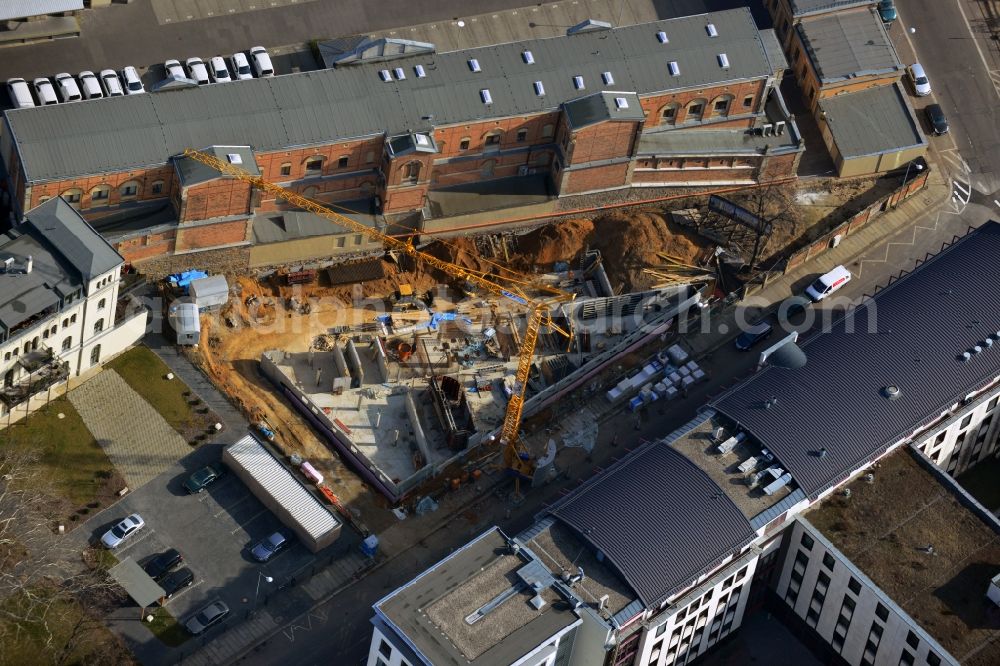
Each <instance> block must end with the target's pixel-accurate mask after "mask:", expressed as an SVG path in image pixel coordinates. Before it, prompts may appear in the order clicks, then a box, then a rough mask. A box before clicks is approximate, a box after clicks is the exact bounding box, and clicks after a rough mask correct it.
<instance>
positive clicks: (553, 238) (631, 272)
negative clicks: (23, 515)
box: [517, 211, 707, 291]
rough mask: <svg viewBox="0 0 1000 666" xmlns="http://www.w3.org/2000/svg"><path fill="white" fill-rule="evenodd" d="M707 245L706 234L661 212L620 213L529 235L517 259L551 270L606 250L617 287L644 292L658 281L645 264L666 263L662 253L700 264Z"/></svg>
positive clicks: (606, 260)
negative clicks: (645, 270) (586, 253)
mask: <svg viewBox="0 0 1000 666" xmlns="http://www.w3.org/2000/svg"><path fill="white" fill-rule="evenodd" d="M706 247H707V244H706V243H705V241H704V240H703V239H701V238H699V237H698V236H696V235H694V234H692V233H689V232H688V231H687V230H685V229H683V228H681V227H679V226H678V225H676V224H674V223H673V222H670V221H668V220H667V219H666V218H665V217H664V216H663V215H661V214H659V213H653V212H645V211H640V212H628V213H624V212H621V213H619V212H615V213H609V214H607V215H604V216H602V217H599V218H597V219H595V220H593V221H591V220H586V219H570V220H564V221H562V222H558V223H555V224H551V225H548V226H545V227H542V228H540V229H537V230H535V231H532V232H531V233H529V234H526V235H525V236H524V237H522V238H521V240H520V242H519V243H518V252H519V253H520V255H521V257H520V260H519V261H518V262H517V264H518V267H519V268H520V269H521V270H525V271H527V270H529V269H530V268H531V267H534V266H538V267H541V268H543V269H549V268H551V267H552V264H553V263H555V262H557V261H569V262H573V261H574V260H576V259H578V258H579V256H580V254H581V253H582V252H583V251H584V250H585V249H588V248H589V249H593V250H600V252H601V257H602V258H603V261H604V266H605V269H606V270H607V272H608V278H609V279H610V280H611V284H612V286H613V287H615V288H618V286H619V285H624V289H625V291H638V290H641V289H647V288H649V287H650V286H651V285H652V284H653V283H654V282H655V278H652V277H650V276H647V275H643V274H642V269H643V268H645V267H647V266H653V265H656V264H659V263H662V262H661V261H660V260H659V259H658V258H657V257H656V253H657V252H665V253H666V254H669V255H671V256H673V257H676V258H677V259H679V260H681V261H683V262H686V263H694V262H695V261H697V259H698V258H699V257H700V256H701V255H702V253H703V252H704V250H705V248H706Z"/></svg>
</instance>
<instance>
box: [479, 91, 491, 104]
mask: <svg viewBox="0 0 1000 666" xmlns="http://www.w3.org/2000/svg"><path fill="white" fill-rule="evenodd" d="M479 97H480V98H481V99H482V100H483V104H486V105H487V106H489V105H490V104H492V103H493V95H491V94H490V89H489V88H483V89H482V90H480V91H479Z"/></svg>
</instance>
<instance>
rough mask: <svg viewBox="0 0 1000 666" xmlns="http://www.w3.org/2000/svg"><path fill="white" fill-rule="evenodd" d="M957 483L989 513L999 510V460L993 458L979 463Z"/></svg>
mask: <svg viewBox="0 0 1000 666" xmlns="http://www.w3.org/2000/svg"><path fill="white" fill-rule="evenodd" d="M957 481H958V483H959V484H960V485H961V486H962V487H963V488H965V490H966V491H967V492H968V493H969V494H970V495H972V496H973V497H975V498H976V499H977V500H979V503H980V504H982V505H983V506H985V507H986V508H987V509H989V510H990V511H996V510H997V509H1000V483H998V481H1000V460H997V459H996V457H995V456H988V457H987V458H986V459H985V460H981V461H979V462H978V463H976V465H975V466H974V467H973V468H972V469H970V470H969V471H968V472H965V473H964V474H962V475H961V476H960V477H958V479H957Z"/></svg>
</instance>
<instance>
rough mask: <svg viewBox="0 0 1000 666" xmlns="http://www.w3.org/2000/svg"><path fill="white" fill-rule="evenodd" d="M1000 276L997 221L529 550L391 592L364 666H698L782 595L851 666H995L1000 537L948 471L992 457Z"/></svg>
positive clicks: (644, 457) (518, 540) (806, 347)
mask: <svg viewBox="0 0 1000 666" xmlns="http://www.w3.org/2000/svg"><path fill="white" fill-rule="evenodd" d="M998 260H1000V223H997V222H990V223H987V224H986V225H984V226H982V227H980V228H979V229H977V230H975V231H973V232H971V233H969V234H968V235H967V236H965V237H963V238H961V239H959V240H957V241H956V242H955V243H954V244H952V245H951V246H950V247H948V248H947V249H945V250H943V251H942V252H941V253H940V254H938V255H937V256H935V257H933V258H930V259H928V260H927V261H925V262H923V263H922V264H921V265H920V266H919V267H917V268H916V269H914V271H913V272H912V273H910V274H909V275H907V276H906V277H904V278H902V279H899V280H897V281H895V282H893V283H892V284H891V285H889V286H888V287H886V288H884V289H881V290H879V291H878V293H876V294H875V295H874V297H872V298H870V299H866V300H865V302H863V303H861V304H857V305H856V307H854V308H853V309H852V310H850V311H849V312H848V314H846V315H845V316H844V317H842V318H841V319H840V320H838V321H837V322H835V323H834V324H833V325H832V327H831V330H829V331H825V332H821V333H817V334H815V335H814V336H812V337H810V338H809V339H807V340H806V341H805V342H804V343H802V344H801V345H800V346H799V352H800V353H799V354H798V356H799V357H800V358H804V359H805V364H804V365H800V364H789V366H788V367H783V366H782V365H779V364H777V363H772V364H770V365H768V366H767V367H766V368H764V369H763V370H761V371H760V372H758V373H757V374H755V375H753V376H751V377H750V378H748V379H747V380H746V381H744V382H742V383H741V384H739V385H737V386H736V387H734V388H733V389H731V390H730V391H729V392H727V393H725V394H723V395H722V396H720V397H719V398H717V399H716V400H714V401H713V402H712V403H711V404H710V405H708V406H706V407H704V408H703V409H702V410H701V411H700V413H699V414H698V416H697V417H696V418H694V419H693V420H692V421H691V422H689V423H688V424H686V425H685V426H683V427H682V428H680V429H678V430H677V431H675V432H673V433H671V434H670V435H668V436H666V437H664V438H663V439H661V440H659V441H656V442H650V443H647V444H644V445H643V446H641V447H639V448H638V449H636V450H635V451H633V452H631V453H630V454H628V455H627V456H626V457H625V458H623V459H622V460H620V461H618V462H617V463H615V464H614V465H612V466H611V467H609V468H607V469H605V470H603V471H601V472H599V473H598V474H597V475H596V476H594V477H593V478H591V479H589V480H587V481H586V482H584V483H583V484H582V485H581V486H580V487H579V488H577V489H576V490H574V491H572V492H570V493H569V494H567V495H566V496H564V497H562V498H561V499H559V500H558V501H557V502H555V503H554V504H553V505H551V506H550V507H548V508H547V509H546V510H545V511H543V512H542V513H541V514H539V516H538V517H537V518H536V522H535V524H534V525H533V526H532V527H530V528H529V529H527V530H525V531H524V532H522V533H521V534H519V535H516V536H514V537H511V538H508V537H506V536H505V535H503V534H502V533H500V532H499V530H495V532H497V533H498V536H497V538H498V539H501V541H502V540H506V544H507V545H506V546H505V547H504V546H500V545H498V546H497V548H492V549H488V550H487V551H486V552H483V553H481V554H480V556H479V558H478V559H474V560H472V561H470V562H466V563H465V564H463V565H462V566H460V567H457V568H452V566H451V565H452V564H455V563H456V560H452V559H451V558H449V559H448V560H445V561H444V562H442V563H441V564H439V565H438V566H436V567H434V568H432V569H430V570H428V571H427V572H425V573H424V574H422V575H421V576H420V577H418V578H417V579H415V580H414V581H412V582H411V583H409V584H407V585H405V586H403V587H402V588H400V589H399V590H397V591H395V592H393V593H391V594H390V595H388V596H387V597H386V598H385V599H383V600H381V601H380V602H378V603H377V604H376V605H375V607H374V612H375V617H374V619H373V623H374V624H375V626H376V629H377V632H376V634H375V636H376V638H375V639H373V642H372V648H371V652H370V655H369V661H368V663H369V665H370V666H382V665H384V664H390V666H394V663H395V662H392V661H391V658H390V657H392V658H394V657H393V655H404V656H405V659H406V663H408V664H410V665H411V666H414V665H416V664H435V665H437V664H447V663H456V664H457V663H463V662H471V663H473V664H476V663H483V664H485V663H491V664H492V663H505V664H507V663H511V664H514V663H516V664H525V665H530V666H538V665H540V664H553V663H556V662H558V663H569V664H613V665H614V666H625V665H626V664H637V665H641V666H646V665H648V664H652V665H656V666H671V665H673V664H687V663H690V662H691V661H692V660H694V659H697V658H698V657H700V656H701V655H703V654H706V652H708V651H709V650H711V649H712V648H713V647H714V646H715V645H716V644H718V642H719V641H721V640H723V639H725V638H726V637H727V636H729V635H731V634H732V633H733V632H734V631H736V630H737V629H739V627H740V626H741V624H742V623H743V620H744V617H745V615H746V614H747V612H750V611H752V610H753V609H754V608H757V607H760V606H761V605H762V604H763V603H765V601H767V600H768V599H771V600H772V602H773V600H774V599H775V597H777V599H779V600H780V603H781V604H783V607H785V608H787V610H788V615H789V617H790V618H792V620H793V621H795V622H801V625H802V631H801V633H802V635H803V636H811V637H812V638H813V639H814V640H813V642H814V643H817V644H821V645H824V646H826V647H825V648H823V649H829V650H833V651H835V652H836V654H838V655H839V656H840V657H842V658H843V659H845V660H846V661H847V662H848V663H850V664H859V665H866V666H876V665H881V664H893V665H895V664H900V663H902V664H915V663H922V664H923V663H926V664H931V665H932V666H933V665H935V664H940V663H983V664H985V663H995V660H996V659H1000V655H998V654H996V648H995V647H993V646H995V645H998V644H1000V643H998V642H997V639H998V638H1000V625H997V624H996V623H995V617H996V611H995V609H994V610H993V611H990V607H989V606H988V605H986V601H985V600H986V592H987V588H988V586H989V582H990V580H991V579H992V578H993V577H995V576H996V575H997V574H998V572H1000V524H998V523H997V521H996V519H995V518H993V517H991V516H990V514H989V512H988V511H985V510H983V509H982V507H978V505H976V503H975V501H974V500H972V499H971V498H970V497H968V496H967V495H966V494H965V493H964V492H963V491H962V490H961V489H960V488H958V487H957V486H956V485H955V484H954V483H953V481H952V480H951V477H949V476H948V471H951V472H955V471H956V470H958V469H959V466H960V465H962V464H963V461H968V462H965V463H964V464H965V465H966V466H968V465H970V464H972V455H971V452H972V451H973V450H976V449H975V445H974V444H973V442H979V437H980V435H979V433H980V432H986V433H987V434H986V435H985V436H984V437H983V439H982V442H981V443H980V445H979V448H978V450H976V452H977V453H978V454H979V458H977V459H981V458H982V457H983V456H986V455H988V454H995V451H996V446H997V441H996V426H995V422H994V418H993V417H994V416H995V415H996V413H997V411H998V409H997V402H996V400H995V399H996V398H997V396H1000V319H998V318H997V317H998V316H1000V276H997V275H995V274H993V273H995V272H990V275H989V276H986V277H984V267H988V266H993V265H995V264H996V262H997V261H998ZM987 272H989V271H987ZM972 284H974V285H976V288H975V289H968V288H964V287H967V286H968V285H972ZM988 341H990V342H988ZM790 344H794V343H790ZM779 356H780V355H779ZM775 358H777V357H775ZM793 366H794V367H793ZM991 405H992V406H991ZM942 432H944V433H945V437H944V438H943V439H941V440H940V442H939V444H938V448H937V449H933V450H932V454H933V455H936V457H935V458H930V457H927V456H926V455H925V454H924V453H923V452H922V451H921V450H920V449H921V448H924V449H926V448H928V446H929V445H931V444H933V443H934V442H938V439H939V434H940V433H942ZM961 433H965V440H967V441H968V442H969V443H968V444H966V445H965V446H966V447H968V448H965V447H959V453H958V454H957V456H958V457H956V454H955V450H956V447H955V445H954V444H955V443H956V442H957V441H958V437H959V434H961ZM973 438H974V439H973ZM944 442H948V444H944ZM945 447H948V448H947V449H946V448H945ZM966 451H968V452H969V454H968V457H967V458H966V457H964V456H965V455H966V453H965V452H966ZM953 460H957V461H958V462H957V463H956V464H955V465H952V461H953ZM949 468H950V469H949ZM962 469H964V467H963V468H962ZM810 509H812V510H810ZM804 512H806V513H804ZM803 516H804V517H803ZM949 522H951V523H954V524H953V525H946V524H945V523H949ZM894 534H898V536H893V535H894ZM951 534H954V536H950V535H951ZM498 543H499V542H498ZM873 544H874V545H873ZM501 553H503V555H501ZM935 553H937V554H938V555H940V557H939V559H934V557H935ZM963 554H974V555H975V560H974V562H973V561H971V560H966V559H964V555H963ZM508 555H510V556H516V557H518V558H521V560H520V561H517V562H514V561H508V564H507V565H504V566H505V567H507V568H506V569H504V571H505V572H506V573H504V572H503V571H501V572H496V575H497V576H498V579H497V581H495V582H493V583H491V582H490V580H489V579H488V578H486V577H485V574H480V572H485V571H493V564H494V563H495V562H496V561H497V560H498V559H502V558H504V557H507V556H508ZM453 557H457V556H453ZM873 557H874V558H883V559H884V561H883V559H879V560H878V561H874V562H873V559H872V558H873ZM894 558H895V559H894ZM975 562H981V563H982V564H976V563H975ZM529 564H530V566H528V565H529ZM497 566H500V565H499V564H497ZM501 568H503V567H501ZM522 569H524V570H527V572H530V573H531V576H529V577H525V576H523V575H521V572H522ZM517 576H519V577H520V578H517ZM517 580H519V581H520V582H515V583H512V584H511V583H510V581H517ZM536 596H537V597H540V601H538V600H536V599H535V597H536ZM445 599H447V600H448V601H444V600H445ZM541 602H544V603H541ZM963 604H964V605H963ZM772 606H773V603H772ZM546 608H549V609H551V610H549V611H548V612H549V613H552V612H553V611H562V612H563V613H564V615H562V616H561V617H560V618H559V619H558V621H556V616H555V615H549V616H548V617H547V618H546V617H545V612H546V611H545V609H546ZM991 612H992V615H991V614H990V613H991ZM514 616H517V617H518V618H519V619H518V620H517V623H518V624H516V627H517V628H519V629H518V631H515V625H513V624H505V623H506V622H507V621H511V622H513V620H511V619H510V618H512V617H514ZM989 617H992V618H993V620H986V619H984V618H989ZM413 618H417V619H416V620H414V619H413ZM794 618H799V619H798V620H794ZM413 622H417V623H419V626H415V625H414V624H413ZM480 622H483V623H482V624H480ZM522 628H523V632H524V633H519V631H520V630H521V629H522ZM383 643H384V644H385V647H384V648H383V647H382V646H383ZM463 645H464V646H469V647H463ZM473 645H474V646H476V647H472V646H473ZM514 646H516V649H515V647H514ZM450 649H457V651H456V652H449V653H448V654H449V655H450V656H449V657H448V658H446V659H443V658H442V657H441V652H439V651H438V650H450ZM492 650H496V652H491V651H492ZM831 654H832V653H831ZM975 655H980V656H975ZM973 656H975V658H972V657H973ZM977 660H978V661H977ZM990 660H993V661H990Z"/></svg>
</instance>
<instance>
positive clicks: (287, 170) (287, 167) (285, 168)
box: [278, 162, 292, 176]
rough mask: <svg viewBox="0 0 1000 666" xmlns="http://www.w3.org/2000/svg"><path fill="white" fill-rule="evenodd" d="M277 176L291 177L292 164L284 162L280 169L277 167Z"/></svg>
mask: <svg viewBox="0 0 1000 666" xmlns="http://www.w3.org/2000/svg"><path fill="white" fill-rule="evenodd" d="M278 174H279V175H281V176H291V175H292V163H291V162H285V163H284V164H282V165H281V166H280V167H278Z"/></svg>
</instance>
